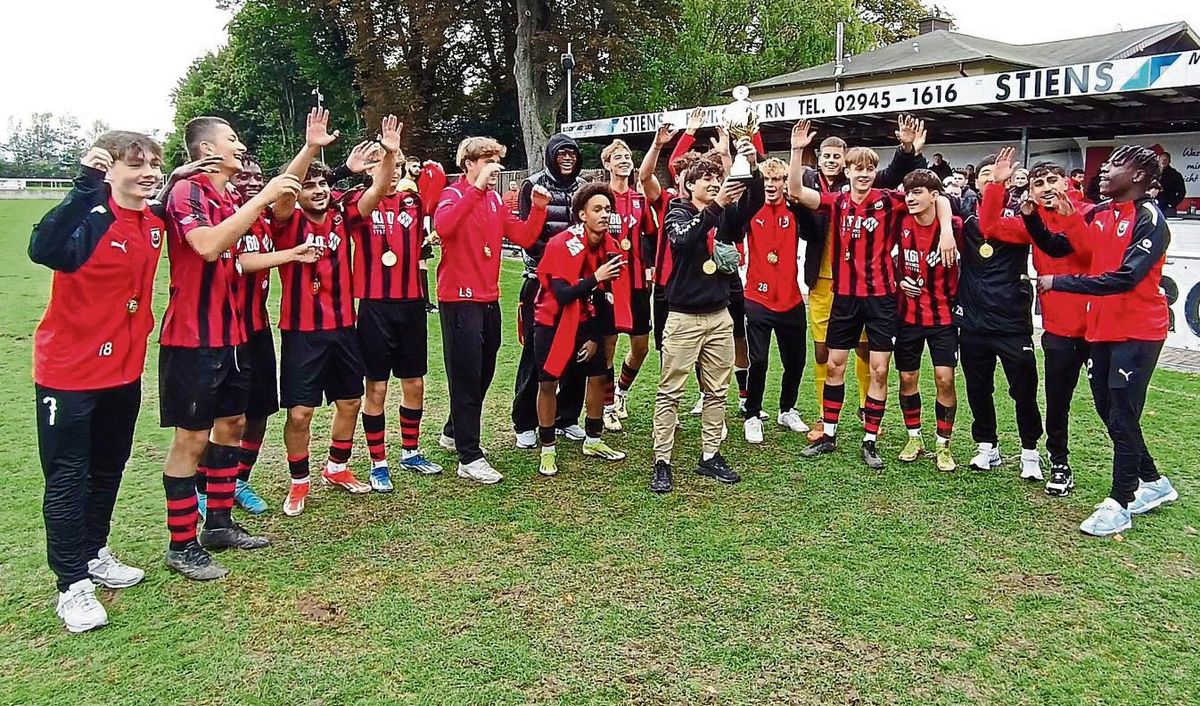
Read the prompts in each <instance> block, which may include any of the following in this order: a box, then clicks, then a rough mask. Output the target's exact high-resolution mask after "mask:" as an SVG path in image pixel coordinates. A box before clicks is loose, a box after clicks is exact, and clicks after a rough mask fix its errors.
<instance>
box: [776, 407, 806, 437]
mask: <svg viewBox="0 0 1200 706" xmlns="http://www.w3.org/2000/svg"><path fill="white" fill-rule="evenodd" d="M779 426H781V427H787V428H788V430H789V431H794V432H797V433H799V434H807V433H808V431H809V430H808V425H807V424H805V423H804V420H803V419H801V418H800V413H799V412H797V411H796V410H794V409H789V410H788V411H786V412H780V413H779Z"/></svg>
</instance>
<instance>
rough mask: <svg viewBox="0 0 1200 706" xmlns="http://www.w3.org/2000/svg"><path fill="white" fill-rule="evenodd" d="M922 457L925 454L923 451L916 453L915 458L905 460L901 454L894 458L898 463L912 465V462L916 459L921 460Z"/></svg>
mask: <svg viewBox="0 0 1200 706" xmlns="http://www.w3.org/2000/svg"><path fill="white" fill-rule="evenodd" d="M924 455H925V452H924V451H918V452H917V455H915V456H910V457H907V458H906V457H905V456H904V455H903V454H901V455H899V456H897V457H896V460H897V461H899V462H901V463H913V462H915V461H916V460H917V459H919V458H921V457H922V456H924Z"/></svg>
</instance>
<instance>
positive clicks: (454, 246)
mask: <svg viewBox="0 0 1200 706" xmlns="http://www.w3.org/2000/svg"><path fill="white" fill-rule="evenodd" d="M433 221H434V229H435V230H436V231H437V233H438V236H439V237H440V238H441V239H442V260H441V262H439V263H438V275H437V280H438V282H437V290H438V296H437V298H438V301H442V302H463V301H467V302H482V303H491V302H495V301H498V300H499V299H500V255H501V252H500V248H501V247H502V245H503V244H504V239H505V238H508V239H509V240H511V241H512V242H514V243H516V244H517V245H519V246H521V247H523V248H524V247H530V246H531V245H533V243H534V242H536V241H537V238H538V235H539V234H540V233H541V230H542V225H543V224H544V223H545V222H546V209H545V208H540V207H538V206H536V205H535V206H534V207H533V210H532V211H531V212H530V214H529V220H527V221H522V220H520V219H518V218H517V217H516V216H514V215H513V214H512V212H510V211H509V210H508V209H506V208H505V207H504V204H503V203H502V202H501V200H500V194H497V193H496V192H495V191H492V190H491V189H487V190H484V189H480V188H477V187H475V185H473V184H471V183H469V182H468V181H467V178H466V177H465V176H464V177H460V178H459V179H458V181H456V182H454V183H453V184H451V185H450V186H447V187H446V189H445V190H444V191H442V196H441V199H439V201H438V207H437V212H436V213H435V214H434V217H433Z"/></svg>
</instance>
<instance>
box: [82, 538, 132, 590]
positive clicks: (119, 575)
mask: <svg viewBox="0 0 1200 706" xmlns="http://www.w3.org/2000/svg"><path fill="white" fill-rule="evenodd" d="M88 574H90V575H91V577H92V580H93V581H95V582H96V583H98V584H100V585H101V586H104V587H105V588H129V587H130V586H133V585H136V584H138V583H140V582H141V580H142V579H144V578H146V572H145V571H142V570H141V569H138V568H134V567H132V566H128V565H126V564H122V563H121V560H120V559H118V558H117V557H116V556H115V555H114V554H113V553H112V552H111V551H109V549H108V547H101V548H100V551H99V552H97V553H96V558H95V559H92V560H90V561H89V562H88Z"/></svg>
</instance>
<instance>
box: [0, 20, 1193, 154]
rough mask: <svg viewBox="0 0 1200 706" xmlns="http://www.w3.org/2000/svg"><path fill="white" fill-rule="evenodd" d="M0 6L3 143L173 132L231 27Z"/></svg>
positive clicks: (1085, 30) (1101, 29) (1071, 30)
mask: <svg viewBox="0 0 1200 706" xmlns="http://www.w3.org/2000/svg"><path fill="white" fill-rule="evenodd" d="M3 4H4V8H3V17H4V20H5V22H4V24H5V31H4V32H3V34H2V35H0V46H2V47H3V49H4V57H5V64H6V66H5V69H4V70H3V71H0V135H3V136H6V135H7V127H8V121H9V118H10V117H16V118H21V117H23V116H27V115H29V114H30V113H33V112H52V113H72V114H74V115H75V116H76V117H77V118H79V121H80V123H81V124H83V125H84V126H85V127H86V126H89V125H91V123H92V121H94V120H97V119H99V120H103V121H105V122H106V123H108V124H109V125H110V126H111V127H113V128H123V129H127V130H153V129H158V130H162V131H164V132H165V131H167V130H169V129H170V127H171V124H172V116H173V114H174V109H173V108H172V106H171V100H170V95H171V89H173V88H174V87H175V85H176V82H177V81H178V80H179V78H180V77H181V76H182V75H183V74H184V72H185V71H186V70H187V67H188V66H189V65H190V64H191V62H192V61H193V60H194V59H196V58H197V57H199V56H201V55H203V54H204V53H205V52H208V51H213V50H216V49H217V48H219V47H220V46H221V45H222V44H223V43H224V41H225V24H226V23H227V22H228V21H229V14H228V13H227V12H225V11H223V10H219V9H217V7H216V3H215V2H214V0H165V1H164V0H105V1H103V2H97V1H96V0H4V3H3ZM938 4H939V5H941V6H942V7H944V8H945V9H946V10H947V11H948V12H950V13H951V14H952V15H954V18H955V21H956V24H955V29H956V31H959V32H963V33H964V34H974V35H977V36H981V37H986V38H988V39H995V40H999V41H1004V42H1011V43H1015V44H1026V43H1034V42H1043V41H1051V40H1055V39H1065V38H1068V37H1079V36H1085V35H1089V34H1103V33H1106V32H1112V31H1114V30H1117V29H1135V28H1138V27H1147V26H1150V25H1155V24H1163V23H1167V22H1175V21H1178V20H1183V21H1186V22H1188V23H1189V24H1190V25H1191V26H1192V27H1193V29H1195V30H1197V31H1200V2H1195V1H1194V0H1193V1H1191V2H1188V1H1185V0H1140V1H1137V2H1130V1H1129V0H1088V1H1087V2H1082V1H1080V0H1058V1H1057V2H1046V0H1005V1H1004V2H984V1H982V0H939V3H938ZM47 28H52V29H51V31H47ZM156 28H158V31H157V32H156V31H155V29H156ZM48 38H52V39H53V46H51V45H50V43H49V42H48V41H47V40H48ZM23 67H31V68H28V69H25V68H23ZM129 83H134V84H136V85H138V86H140V91H139V92H138V93H136V94H135V93H132V92H131V91H129V90H128V89H127V88H125V86H126V85H128V84H129Z"/></svg>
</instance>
